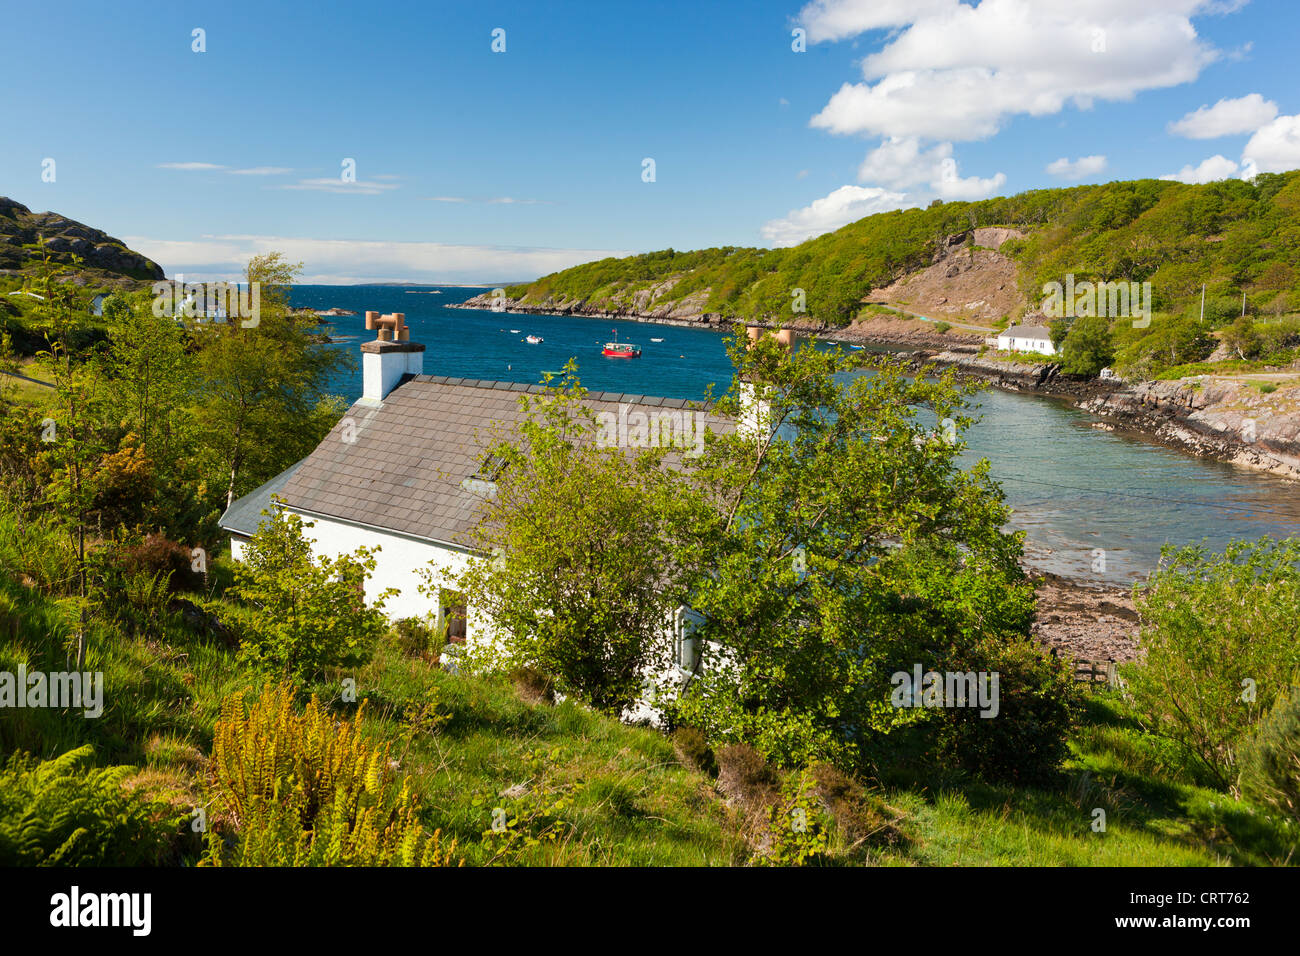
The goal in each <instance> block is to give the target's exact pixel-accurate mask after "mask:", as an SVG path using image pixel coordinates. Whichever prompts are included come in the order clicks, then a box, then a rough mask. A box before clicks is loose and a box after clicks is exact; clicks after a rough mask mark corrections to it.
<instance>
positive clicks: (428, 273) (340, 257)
mask: <svg viewBox="0 0 1300 956" xmlns="http://www.w3.org/2000/svg"><path fill="white" fill-rule="evenodd" d="M124 240H125V241H126V243H127V244H128V245H129V246H130V247H131V248H132V249H135V250H137V251H139V252H141V253H143V254H144V255H146V256H148V257H149V258H150V259H153V260H154V261H155V262H157V263H158V264H159V265H161V266H162V267H163V268H164V269H165V270H166V271H167V273H168V275H175V274H176V273H177V272H181V273H184V274H185V275H186V276H187V277H192V278H194V280H195V281H199V280H200V279H210V280H212V281H217V280H222V279H224V280H234V279H237V278H239V277H240V275H241V274H242V272H243V269H244V267H245V266H247V264H248V260H249V259H250V258H251V257H253V256H255V255H261V254H264V253H267V252H271V251H278V252H283V253H284V254H285V256H286V258H288V259H289V260H290V261H291V262H298V261H301V262H304V263H305V264H306V266H307V268H308V269H310V270H311V272H310V274H309V275H306V276H304V277H303V280H302V281H304V282H316V283H322V284H342V283H350V282H403V281H408V282H430V283H432V282H460V283H468V282H496V281H518V280H521V279H528V278H531V277H533V276H541V275H546V274H547V273H550V272H555V271H558V270H560V269H567V268H569V267H570V266H575V265H578V264H580V263H583V262H591V261H593V260H596V259H603V258H605V257H606V256H628V255H631V254H632V252H631V251H629V250H619V249H539V248H510V247H505V246H475V245H452V244H448V243H441V242H386V241H369V240H350V239H298V238H291V237H286V236H262V235H221V236H204V237H202V238H201V239H198V240H192V241H173V240H168V239H155V238H152V237H148V236H129V237H124Z"/></svg>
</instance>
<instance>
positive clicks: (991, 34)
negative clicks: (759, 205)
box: [799, 0, 1219, 141]
mask: <svg viewBox="0 0 1300 956" xmlns="http://www.w3.org/2000/svg"><path fill="white" fill-rule="evenodd" d="M1208 10H1209V6H1208V4H1206V3H1204V2H1203V0H1145V2H1144V3H1141V4H1137V3H1132V2H1128V0H982V2H980V3H979V4H978V5H977V6H968V5H966V4H963V3H959V2H957V0H927V2H921V3H911V2H907V3H904V2H895V0H890V2H884V3H881V2H879V0H818V2H815V3H813V4H810V5H809V6H807V7H805V8H804V9H803V11H801V13H800V17H799V22H800V23H802V24H803V25H804V26H805V28H806V29H807V30H808V35H809V39H811V40H814V41H816V40H828V39H842V38H845V37H849V36H853V35H856V34H857V33H861V32H863V31H865V30H870V29H884V28H892V29H894V30H895V31H896V32H895V33H893V34H892V35H891V37H890V39H889V40H888V42H887V43H885V45H884V46H883V47H882V48H881V49H880V50H879V51H878V52H876V53H874V54H872V55H870V56H868V57H866V58H865V59H864V60H863V62H862V74H863V82H858V83H845V84H844V85H843V86H842V87H841V88H840V90H839V91H838V92H836V93H835V94H834V95H833V96H832V97H831V98H830V100H829V102H827V104H826V106H825V107H824V108H823V109H822V111H821V112H820V113H818V114H817V115H816V116H814V117H813V119H812V125H813V126H814V127H817V128H821V129H826V130H829V131H830V132H832V133H840V134H851V133H866V134H875V135H881V136H894V137H920V138H923V139H930V140H938V141H963V140H977V139H984V138H986V137H989V136H992V135H993V134H994V133H996V132H997V131H998V130H999V129H1000V127H1001V125H1002V123H1003V122H1004V121H1005V120H1006V119H1007V118H1009V117H1011V116H1015V115H1018V114H1027V115H1030V116H1047V115H1051V114H1054V113H1059V112H1060V111H1061V110H1063V109H1064V108H1065V107H1066V106H1067V105H1068V104H1074V105H1075V106H1077V107H1079V108H1083V109H1086V108H1089V107H1090V106H1091V105H1092V103H1093V102H1094V101H1096V100H1129V99H1132V98H1133V97H1134V96H1135V95H1136V94H1137V93H1140V92H1142V91H1144V90H1150V89H1159V88H1163V87H1170V86H1176V85H1178V84H1181V83H1187V82H1190V81H1192V80H1194V79H1196V77H1197V76H1198V75H1199V74H1200V72H1201V70H1202V69H1203V68H1204V67H1205V66H1206V65H1207V64H1208V63H1210V62H1212V61H1213V60H1214V59H1216V57H1217V56H1218V55H1219V54H1218V52H1217V51H1216V50H1215V49H1214V48H1212V47H1211V46H1209V45H1208V44H1207V43H1205V42H1204V41H1202V40H1201V39H1200V38H1199V37H1197V35H1196V30H1195V28H1194V27H1193V26H1192V23H1191V19H1190V18H1191V16H1192V15H1193V14H1197V13H1204V12H1207V11H1208Z"/></svg>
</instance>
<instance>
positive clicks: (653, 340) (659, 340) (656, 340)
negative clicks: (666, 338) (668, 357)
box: [650, 339, 663, 342]
mask: <svg viewBox="0 0 1300 956" xmlns="http://www.w3.org/2000/svg"><path fill="white" fill-rule="evenodd" d="M650 341H651V342H662V341H663V339H651V340H650Z"/></svg>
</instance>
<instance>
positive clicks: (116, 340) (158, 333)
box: [103, 294, 194, 462]
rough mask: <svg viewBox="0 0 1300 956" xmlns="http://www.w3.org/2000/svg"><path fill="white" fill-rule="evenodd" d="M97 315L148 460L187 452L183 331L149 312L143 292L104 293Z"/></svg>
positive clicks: (188, 359) (187, 369)
mask: <svg viewBox="0 0 1300 956" xmlns="http://www.w3.org/2000/svg"><path fill="white" fill-rule="evenodd" d="M103 313H104V320H105V323H106V324H107V326H108V353H107V366H108V372H109V375H110V376H111V377H112V378H113V379H114V380H115V386H114V387H115V389H116V390H117V392H118V394H119V396H120V398H119V401H120V402H121V403H122V404H123V405H125V406H126V408H127V411H128V420H129V421H130V423H131V428H132V430H133V431H135V433H136V434H138V435H139V436H140V444H141V447H142V448H143V449H144V451H145V453H146V454H148V455H149V457H150V458H151V459H153V460H154V461H159V462H166V461H174V460H175V459H176V458H177V457H178V456H179V455H181V454H182V453H183V452H185V451H189V450H190V449H189V448H188V447H187V437H188V436H187V430H188V420H189V405H190V401H191V399H192V397H193V391H194V378H193V370H194V362H193V357H192V355H191V354H190V352H189V351H188V344H189V343H188V341H187V336H186V334H185V331H184V329H183V328H182V327H181V326H180V324H179V323H177V322H176V320H175V319H173V318H172V317H171V316H155V315H154V314H153V310H152V308H151V307H150V304H149V301H148V300H147V299H146V298H145V297H143V296H135V297H130V298H128V297H127V296H124V295H120V294H115V295H112V296H109V298H108V299H106V300H105V301H104V308H103Z"/></svg>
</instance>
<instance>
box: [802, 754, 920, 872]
mask: <svg viewBox="0 0 1300 956" xmlns="http://www.w3.org/2000/svg"><path fill="white" fill-rule="evenodd" d="M808 769H809V771H810V772H811V773H812V776H813V779H814V780H815V781H816V784H817V795H818V796H819V797H820V798H821V799H822V802H823V803H824V804H825V806H826V810H827V812H829V813H830V815H831V819H833V820H834V821H835V826H836V829H838V830H839V832H840V835H841V836H842V837H843V838H844V840H845V841H846V842H847V843H848V850H849V851H850V852H852V851H853V850H854V849H856V848H857V847H859V846H861V845H863V844H872V845H884V846H892V845H895V844H898V843H900V842H902V841H903V840H904V839H905V838H904V836H903V832H902V831H901V830H900V829H899V827H898V817H899V813H898V811H896V810H892V809H891V808H890V807H888V806H886V805H885V804H884V803H883V802H882V801H880V800H879V799H877V798H875V797H873V796H872V795H871V794H869V793H868V792H867V790H866V788H865V787H863V786H862V784H861V783H860V782H859V781H857V780H856V779H854V778H853V777H850V776H848V775H846V774H844V773H841V772H840V771H839V770H837V769H836V768H835V767H834V766H832V765H831V764H828V763H818V764H813V766H811V767H809V768H808Z"/></svg>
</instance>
